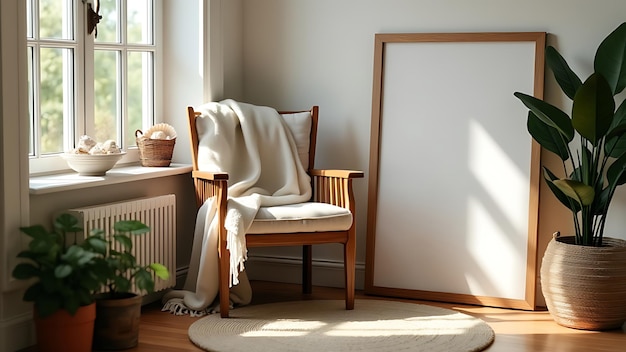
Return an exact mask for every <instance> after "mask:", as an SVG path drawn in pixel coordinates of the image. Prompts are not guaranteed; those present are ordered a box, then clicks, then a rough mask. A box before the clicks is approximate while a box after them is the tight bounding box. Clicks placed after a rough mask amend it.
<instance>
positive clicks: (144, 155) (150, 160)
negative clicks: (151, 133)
mask: <svg viewBox="0 0 626 352" xmlns="http://www.w3.org/2000/svg"><path fill="white" fill-rule="evenodd" d="M135 138H136V140H137V147H138V148H139V160H140V161H141V166H155V167H156V166H170V163H171V162H172V153H173V152H174V144H176V138H172V139H150V138H147V137H144V136H143V132H141V130H137V131H135Z"/></svg>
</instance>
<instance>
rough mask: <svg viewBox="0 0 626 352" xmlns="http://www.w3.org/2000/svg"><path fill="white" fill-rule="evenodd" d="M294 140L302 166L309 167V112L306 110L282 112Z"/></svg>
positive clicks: (305, 168) (306, 168)
mask: <svg viewBox="0 0 626 352" xmlns="http://www.w3.org/2000/svg"><path fill="white" fill-rule="evenodd" d="M282 116H283V119H284V120H285V122H286V123H287V126H288V127H289V130H290V131H291V134H292V135H293V138H294V140H295V142H296V148H297V149H298V156H299V157H300V161H301V162H302V166H304V170H308V169H309V145H310V143H311V113H310V112H308V111H305V112H298V113H295V114H282Z"/></svg>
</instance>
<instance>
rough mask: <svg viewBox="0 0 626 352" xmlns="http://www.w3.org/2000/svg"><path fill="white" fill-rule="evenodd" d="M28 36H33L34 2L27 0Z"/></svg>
mask: <svg viewBox="0 0 626 352" xmlns="http://www.w3.org/2000/svg"><path fill="white" fill-rule="evenodd" d="M26 37H27V38H29V39H32V38H33V3H32V0H26Z"/></svg>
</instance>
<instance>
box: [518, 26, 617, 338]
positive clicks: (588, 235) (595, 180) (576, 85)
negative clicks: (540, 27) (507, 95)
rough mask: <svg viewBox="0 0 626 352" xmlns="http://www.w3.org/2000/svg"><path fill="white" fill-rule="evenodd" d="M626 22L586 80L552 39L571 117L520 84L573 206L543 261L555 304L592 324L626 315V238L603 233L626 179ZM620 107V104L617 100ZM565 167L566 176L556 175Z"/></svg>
mask: <svg viewBox="0 0 626 352" xmlns="http://www.w3.org/2000/svg"><path fill="white" fill-rule="evenodd" d="M625 53H626V23H623V24H621V25H620V26H619V27H617V29H615V30H614V31H613V32H611V33H610V34H609V35H608V36H607V37H606V38H605V39H604V40H603V41H602V43H601V44H600V45H599V47H598V49H597V51H596V54H595V59H594V72H593V73H592V74H591V75H590V76H589V77H588V78H587V79H586V80H585V81H584V82H583V81H582V80H581V79H580V78H579V77H578V76H577V75H576V73H574V72H573V71H572V69H571V68H570V67H569V66H568V64H567V62H566V61H565V59H564V58H563V57H562V56H561V55H560V54H559V52H558V51H557V50H556V49H555V48H554V47H552V46H549V47H547V49H546V63H547V65H548V67H549V68H550V69H551V70H552V72H553V73H554V77H555V78H556V81H557V83H558V84H559V86H560V88H561V89H562V90H563V92H564V93H565V95H566V96H567V97H569V98H570V99H572V110H571V117H570V115H568V114H567V113H565V112H564V111H562V110H561V109H559V108H558V107H556V106H554V105H551V104H550V103H548V102H546V101H544V100H541V99H538V98H535V97H532V96H530V95H527V94H524V93H520V92H516V93H515V96H516V97H517V98H518V99H520V100H521V101H522V103H523V104H524V105H526V107H528V108H529V110H530V111H529V112H528V120H527V127H528V132H529V133H530V134H531V136H532V137H533V138H534V139H535V140H536V141H537V142H538V143H539V144H540V145H541V146H542V147H543V148H544V149H546V150H548V151H550V152H552V153H554V154H556V155H557V156H558V157H559V158H560V159H561V161H562V167H563V168H562V170H558V172H553V171H552V170H549V169H548V168H547V167H545V166H544V167H543V177H544V179H545V181H546V183H547V185H548V186H549V188H550V190H551V191H552V193H554V195H555V196H556V198H557V199H558V200H559V201H560V202H561V203H562V204H563V205H565V206H566V207H567V208H568V209H570V211H571V214H572V219H573V227H574V235H573V236H564V237H559V236H556V235H555V238H554V239H553V240H552V241H551V242H550V243H549V245H548V248H547V250H546V252H545V254H544V257H543V262H542V267H541V287H542V291H543V294H544V297H545V299H546V304H547V306H548V310H549V311H550V313H551V314H552V316H553V317H554V319H555V321H556V322H557V323H559V324H561V325H565V326H569V327H573V328H579V329H590V330H605V329H613V328H618V327H621V326H622V324H623V323H624V321H625V320H626V286H624V285H623V282H624V281H625V280H626V241H624V240H621V239H616V238H610V237H606V236H604V228H605V224H606V217H607V214H608V210H609V205H610V203H611V200H612V199H613V196H614V195H615V191H616V189H617V187H618V186H621V185H623V184H624V183H626V172H625V169H626V103H625V100H624V98H623V97H624V95H623V94H620V93H621V92H622V91H623V90H624V87H626V55H625ZM616 107H617V108H616ZM557 175H560V176H557Z"/></svg>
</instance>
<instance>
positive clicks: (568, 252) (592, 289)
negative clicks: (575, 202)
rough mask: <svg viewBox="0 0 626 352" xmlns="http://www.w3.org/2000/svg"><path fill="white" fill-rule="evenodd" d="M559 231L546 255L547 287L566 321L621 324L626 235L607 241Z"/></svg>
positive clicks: (554, 311)
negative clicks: (581, 240)
mask: <svg viewBox="0 0 626 352" xmlns="http://www.w3.org/2000/svg"><path fill="white" fill-rule="evenodd" d="M574 243H575V242H574V237H558V236H555V238H553V239H552V240H551V241H550V243H549V244H548V248H547V249H546V252H545V254H544V256H543V261H542V265H541V290H542V292H543V295H544V297H545V299H546V305H547V306H548V311H549V312H550V314H551V315H552V318H553V319H554V320H555V321H556V322H557V323H558V324H560V325H563V326H567V327H570V328H575V329H583V330H610V329H617V328H620V327H621V326H622V324H624V321H626V241H624V240H621V239H615V238H607V237H605V238H604V240H603V246H602V247H591V246H579V245H575V244H574Z"/></svg>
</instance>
